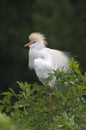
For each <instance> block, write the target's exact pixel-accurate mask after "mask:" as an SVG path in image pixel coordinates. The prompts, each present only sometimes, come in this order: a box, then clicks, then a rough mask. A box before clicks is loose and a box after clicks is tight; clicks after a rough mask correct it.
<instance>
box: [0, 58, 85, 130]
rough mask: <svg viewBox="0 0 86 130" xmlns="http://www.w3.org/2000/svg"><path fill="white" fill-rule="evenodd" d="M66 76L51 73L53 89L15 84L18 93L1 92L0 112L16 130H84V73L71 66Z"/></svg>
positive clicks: (64, 74) (62, 73)
mask: <svg viewBox="0 0 86 130" xmlns="http://www.w3.org/2000/svg"><path fill="white" fill-rule="evenodd" d="M70 67H71V70H70V71H68V72H67V73H64V72H63V71H58V70H56V71H54V74H51V75H50V76H49V77H48V79H46V80H48V81H49V80H50V79H51V78H52V76H53V75H55V76H56V79H57V80H56V82H55V85H54V87H52V88H50V87H49V86H48V85H47V84H46V85H45V86H42V85H38V84H35V83H34V84H28V83H27V82H24V83H23V82H17V83H18V85H19V89H20V90H19V93H18V94H17V93H15V91H13V90H12V89H11V88H9V91H8V92H3V93H2V95H4V97H3V99H2V100H0V104H1V106H0V110H1V112H3V110H4V112H5V113H6V114H8V115H9V116H10V117H11V120H12V122H13V124H14V125H15V129H16V130H85V129H86V99H85V96H86V73H84V74H82V73H81V71H80V69H79V64H78V63H76V62H75V61H74V60H72V62H71V63H70Z"/></svg>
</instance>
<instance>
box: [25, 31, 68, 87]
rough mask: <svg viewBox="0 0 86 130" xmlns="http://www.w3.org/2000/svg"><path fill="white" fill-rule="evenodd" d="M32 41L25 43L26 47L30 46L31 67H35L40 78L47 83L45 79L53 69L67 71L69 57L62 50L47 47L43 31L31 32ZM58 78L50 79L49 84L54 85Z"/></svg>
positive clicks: (30, 38)
mask: <svg viewBox="0 0 86 130" xmlns="http://www.w3.org/2000/svg"><path fill="white" fill-rule="evenodd" d="M29 40H30V42H29V43H27V44H25V47H26V46H28V47H30V50H29V65H28V66H29V68H30V69H34V70H35V72H36V75H37V76H38V78H39V80H40V81H41V82H42V83H43V84H44V85H45V79H46V78H47V77H48V76H49V74H50V73H53V70H56V69H58V70H62V68H63V69H64V71H67V70H68V69H69V67H68V61H69V57H68V56H67V55H66V54H65V53H64V52H62V51H59V50H54V49H50V48H47V47H46V45H47V42H46V40H45V37H44V35H43V34H41V33H37V32H34V33H31V34H30V35H29ZM55 80H56V78H55V77H53V78H52V80H51V81H49V83H48V85H49V86H51V87H52V86H54V83H55Z"/></svg>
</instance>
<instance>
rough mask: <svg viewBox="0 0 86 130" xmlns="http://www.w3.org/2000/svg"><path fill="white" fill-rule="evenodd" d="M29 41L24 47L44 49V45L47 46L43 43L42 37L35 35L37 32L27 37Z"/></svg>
mask: <svg viewBox="0 0 86 130" xmlns="http://www.w3.org/2000/svg"><path fill="white" fill-rule="evenodd" d="M29 40H30V42H29V43H26V44H25V47H27V46H28V47H30V48H37V49H40V48H43V47H45V45H46V44H47V42H46V41H45V37H44V35H43V34H41V33H37V32H34V33H31V34H30V35H29Z"/></svg>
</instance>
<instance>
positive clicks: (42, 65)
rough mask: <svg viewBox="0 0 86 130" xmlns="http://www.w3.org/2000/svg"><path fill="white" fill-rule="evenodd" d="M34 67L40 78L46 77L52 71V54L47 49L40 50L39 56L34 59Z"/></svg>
mask: <svg viewBox="0 0 86 130" xmlns="http://www.w3.org/2000/svg"><path fill="white" fill-rule="evenodd" d="M34 69H35V71H36V74H37V76H38V77H39V78H46V77H48V74H49V73H51V72H52V70H53V60H52V56H51V54H50V53H49V52H48V51H47V50H46V49H42V50H41V51H39V57H38V58H36V59H35V60H34Z"/></svg>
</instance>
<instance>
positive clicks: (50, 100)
mask: <svg viewBox="0 0 86 130" xmlns="http://www.w3.org/2000/svg"><path fill="white" fill-rule="evenodd" d="M52 96H53V95H52V93H49V102H50V106H51V107H52V100H53V98H52Z"/></svg>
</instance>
